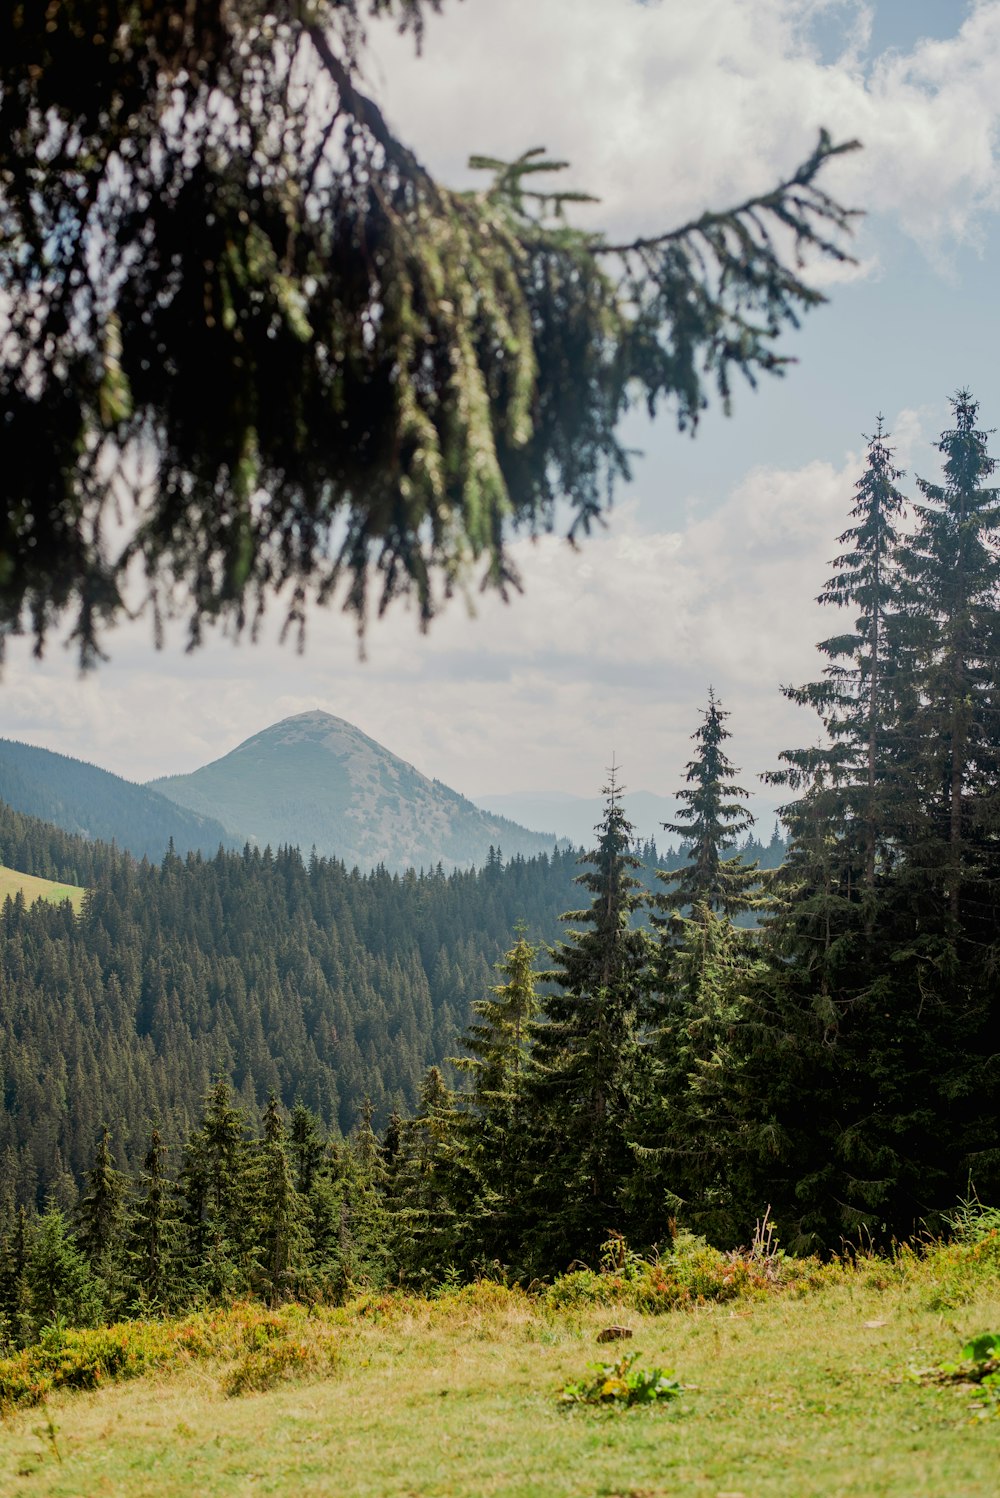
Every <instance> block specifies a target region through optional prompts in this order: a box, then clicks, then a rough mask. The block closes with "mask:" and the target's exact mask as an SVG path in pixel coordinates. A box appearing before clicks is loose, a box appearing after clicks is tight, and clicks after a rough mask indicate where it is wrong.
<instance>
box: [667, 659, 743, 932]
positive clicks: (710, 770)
mask: <svg viewBox="0 0 1000 1498" xmlns="http://www.w3.org/2000/svg"><path fill="white" fill-rule="evenodd" d="M728 717H729V714H728V713H727V712H724V711H723V708H722V704H721V702H719V701H718V699H717V698H716V695H715V693H714V691H713V690H712V688H711V687H709V689H708V707H707V708H706V709H705V711H704V713H703V715H702V719H703V721H702V722H701V724H700V725H699V727H698V728H697V729H696V730H695V732H694V734H693V735H692V737H693V739H694V741H695V744H696V746H697V747H696V751H695V757H694V759H693V760H691V761H690V762H689V764H688V766H687V784H686V786H685V787H684V788H683V789H681V790H680V791H679V792H678V799H679V800H680V801H682V802H683V803H684V804H683V805H682V807H681V809H680V811H679V812H678V813H677V817H678V820H677V821H676V822H664V823H663V827H664V830H665V831H666V832H672V833H674V834H675V836H678V837H681V838H683V839H684V841H685V843H686V844H687V845H688V847H689V849H690V852H689V854H688V861H687V863H686V864H683V865H682V866H681V867H680V868H679V869H677V870H676V871H674V872H671V873H662V872H661V873H659V874H658V875H657V878H658V879H660V880H661V881H662V882H663V883H664V884H667V885H670V886H672V889H673V892H672V896H671V899H672V901H673V903H674V905H675V906H677V905H681V906H685V905H686V906H689V907H691V908H692V909H693V910H697V911H712V910H716V911H720V912H721V913H722V914H723V915H725V916H734V915H738V914H740V913H742V912H743V911H747V910H754V909H756V908H757V907H758V905H759V901H758V900H757V898H756V897H755V889H756V886H757V884H758V883H759V876H758V874H757V866H756V864H749V865H748V864H746V863H744V861H743V859H742V857H741V856H740V855H739V854H738V853H736V854H734V855H733V856H732V857H730V858H725V857H723V854H725V853H727V852H730V851H731V850H732V849H733V848H735V847H736V846H737V839H738V838H739V837H740V835H741V834H742V833H744V832H747V831H749V829H750V828H751V827H752V826H753V823H754V819H753V817H752V816H751V815H750V812H749V811H748V810H747V809H746V807H745V806H744V805H743V802H744V801H745V800H746V798H747V796H748V794H749V793H748V792H747V791H745V790H744V789H743V787H742V786H738V785H732V784H731V783H730V782H731V781H732V780H733V779H734V778H735V776H736V774H737V771H736V770H735V769H734V768H733V765H732V763H731V761H730V760H729V758H728V756H727V755H726V753H725V750H724V749H723V747H722V746H723V744H724V743H725V741H726V739H728V738H731V737H732V735H731V734H730V732H729V729H728V728H727V727H726V726H725V724H726V719H727V718H728ZM664 903H665V902H663V901H661V902H659V906H660V908H661V909H662V908H663V904H664Z"/></svg>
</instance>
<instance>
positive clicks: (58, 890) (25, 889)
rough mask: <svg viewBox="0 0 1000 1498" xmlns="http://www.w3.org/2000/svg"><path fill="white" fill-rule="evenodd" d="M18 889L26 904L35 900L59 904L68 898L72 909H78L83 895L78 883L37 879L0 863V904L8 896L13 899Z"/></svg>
mask: <svg viewBox="0 0 1000 1498" xmlns="http://www.w3.org/2000/svg"><path fill="white" fill-rule="evenodd" d="M18 891H20V892H21V893H22V894H23V895H24V901H25V904H26V905H34V903H35V901H36V900H47V901H49V903H50V904H52V905H59V904H61V903H62V901H63V900H68V901H69V902H70V904H71V905H72V907H73V909H74V910H79V909H80V904H81V902H82V900H83V896H84V890H83V889H82V887H81V886H80V885H78V884H57V883H55V882H54V881H53V880H51V879H39V878H37V877H36V875H34V874H19V873H18V871H17V869H8V868H7V867H6V865H4V864H0V905H2V904H3V902H4V900H6V899H7V897H8V896H10V898H11V899H12V900H13V898H14V896H15V895H16V894H17V893H18Z"/></svg>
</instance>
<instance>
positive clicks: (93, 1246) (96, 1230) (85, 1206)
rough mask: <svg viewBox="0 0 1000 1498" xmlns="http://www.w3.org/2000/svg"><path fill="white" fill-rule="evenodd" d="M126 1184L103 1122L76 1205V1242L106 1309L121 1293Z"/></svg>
mask: <svg viewBox="0 0 1000 1498" xmlns="http://www.w3.org/2000/svg"><path fill="white" fill-rule="evenodd" d="M127 1193H128V1187H127V1183H126V1179H125V1177H124V1176H123V1175H122V1174H121V1172H120V1171H119V1170H118V1169H117V1168H116V1167H115V1164H114V1160H113V1158H112V1155H111V1134H110V1131H109V1129H108V1127H107V1125H104V1126H103V1127H102V1128H101V1132H100V1135H99V1138H98V1141H97V1151H96V1154H95V1156H94V1163H93V1165H92V1166H91V1168H90V1170H89V1171H88V1172H87V1177H86V1190H85V1191H84V1193H83V1195H82V1196H81V1198H80V1201H79V1204H78V1206H77V1222H78V1232H77V1242H78V1244H79V1247H80V1250H81V1252H82V1253H83V1255H84V1257H85V1258H86V1260H87V1262H88V1264H89V1265H90V1269H91V1273H92V1274H93V1276H94V1279H95V1282H96V1283H97V1284H98V1285H99V1286H100V1290H101V1293H102V1295H103V1296H104V1298H105V1306H106V1309H107V1310H108V1311H109V1312H113V1311H114V1310H116V1309H118V1308H119V1307H120V1304H121V1298H122V1292H123V1272H124V1227H125V1222H126V1217H127V1210H128V1202H127Z"/></svg>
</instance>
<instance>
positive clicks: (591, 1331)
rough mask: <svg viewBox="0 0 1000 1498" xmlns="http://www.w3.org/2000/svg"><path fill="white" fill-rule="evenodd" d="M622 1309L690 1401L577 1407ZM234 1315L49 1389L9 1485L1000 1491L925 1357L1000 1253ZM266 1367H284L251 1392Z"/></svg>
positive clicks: (46, 1491)
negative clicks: (726, 1284) (703, 1299)
mask: <svg viewBox="0 0 1000 1498" xmlns="http://www.w3.org/2000/svg"><path fill="white" fill-rule="evenodd" d="M616 1320H621V1321H625V1322H626V1323H627V1324H628V1325H629V1326H630V1327H631V1328H632V1329H633V1332H634V1338H633V1340H632V1342H631V1343H630V1346H631V1347H632V1348H634V1349H636V1350H638V1351H639V1352H640V1353H641V1355H642V1361H643V1363H644V1364H648V1365H652V1364H660V1365H662V1366H664V1367H666V1368H673V1369H675V1370H676V1371H677V1373H678V1375H679V1376H680V1378H681V1379H682V1380H683V1382H684V1383H685V1385H687V1388H686V1390H685V1393H684V1395H683V1397H682V1398H681V1399H680V1400H679V1401H678V1402H677V1403H676V1404H674V1405H671V1406H670V1407H669V1408H665V1409H657V1408H651V1409H640V1410H635V1411H632V1412H630V1413H626V1414H611V1413H605V1412H602V1411H596V1412H589V1411H585V1410H578V1411H571V1412H567V1411H564V1410H562V1409H560V1408H559V1406H558V1404H557V1399H556V1396H557V1393H558V1390H559V1389H560V1387H561V1385H562V1384H563V1383H564V1382H565V1381H566V1380H567V1379H569V1378H575V1377H578V1376H579V1375H580V1374H582V1373H583V1371H584V1369H585V1367H586V1364H587V1363H588V1362H590V1361H592V1360H596V1359H597V1358H598V1357H599V1356H600V1355H601V1349H599V1348H598V1346H597V1342H596V1338H597V1333H598V1331H599V1330H600V1329H601V1328H602V1327H603V1326H605V1325H607V1324H608V1323H609V1321H616ZM212 1324H213V1327H214V1330H213V1332H212V1335H211V1336H210V1337H208V1336H206V1337H204V1338H202V1339H201V1340H200V1341H199V1339H198V1338H193V1339H192V1338H189V1341H193V1344H194V1346H195V1351H194V1352H190V1351H189V1352H186V1353H185V1354H184V1355H182V1356H177V1357H174V1358H173V1359H171V1360H170V1361H169V1362H168V1363H166V1364H164V1365H162V1366H161V1367H160V1368H159V1369H158V1370H157V1371H155V1372H153V1373H152V1374H148V1375H146V1376H143V1377H141V1378H139V1379H138V1380H137V1381H135V1382H131V1383H121V1384H116V1385H114V1386H111V1387H107V1388H101V1389H98V1390H95V1391H92V1392H84V1393H55V1394H50V1395H49V1396H48V1399H47V1401H46V1402H45V1404H44V1405H42V1406H39V1407H36V1408H34V1409H30V1410H24V1411H22V1412H19V1413H16V1414H14V1415H11V1416H9V1417H8V1419H7V1421H6V1423H5V1428H4V1430H3V1434H2V1437H0V1441H2V1445H0V1492H2V1493H3V1494H4V1495H10V1498H20V1495H28V1494H31V1495H35V1498H41V1495H51V1498H104V1495H107V1498H139V1495H143V1498H145V1495H154V1494H155V1495H157V1498H168V1495H171V1498H172V1495H175V1494H176V1495H178V1498H180V1495H184V1498H188V1495H197V1498H230V1495H233V1498H235V1495H241V1498H242V1495H249V1494H280V1495H289V1498H290V1495H293V1494H294V1495H296V1498H319V1495H324V1498H325V1495H330V1498H333V1495H337V1498H415V1495H419V1498H480V1495H484V1498H486V1495H488V1498H501V1495H502V1498H536V1495H537V1498H542V1495H544V1498H584V1495H586V1498H596V1495H603V1498H612V1495H619V1498H625V1495H628V1498H666V1495H668V1494H670V1495H674V1494H679V1493H682V1494H685V1495H691V1498H704V1495H709V1498H718V1495H720V1494H743V1495H745V1498H883V1495H884V1498H896V1495H898V1498H903V1495H906V1498H945V1495H947V1498H976V1495H982V1498H994V1495H995V1494H996V1492H997V1490H998V1479H997V1472H998V1470H1000V1419H997V1418H992V1419H989V1420H977V1419H975V1418H974V1414H975V1412H974V1411H973V1409H972V1407H971V1401H972V1397H973V1396H972V1395H970V1392H969V1391H968V1390H967V1389H961V1388H959V1389H956V1388H954V1387H948V1386H940V1385H932V1384H921V1383H918V1382H915V1381H914V1380H913V1379H912V1378H911V1377H909V1376H908V1370H909V1369H910V1368H911V1367H913V1366H928V1365H931V1364H934V1363H937V1362H939V1361H941V1360H943V1359H946V1358H949V1357H954V1356H955V1355H956V1354H957V1349H958V1346H959V1345H960V1343H961V1341H962V1340H963V1339H964V1338H965V1337H966V1336H967V1335H970V1334H972V1333H975V1332H979V1331H983V1330H997V1329H1000V1281H998V1274H997V1264H996V1254H995V1253H993V1254H992V1255H987V1256H986V1257H985V1258H984V1257H982V1256H980V1258H978V1259H977V1258H976V1257H975V1255H974V1254H973V1253H972V1251H970V1250H968V1249H966V1250H963V1251H961V1252H960V1251H958V1250H954V1251H953V1250H947V1251H942V1252H939V1253H937V1254H935V1255H933V1256H932V1257H931V1258H930V1259H928V1260H927V1261H921V1260H917V1259H908V1260H904V1261H901V1262H899V1263H896V1264H889V1265H886V1264H880V1263H878V1262H877V1261H873V1262H870V1263H868V1264H863V1265H862V1266H860V1268H859V1269H857V1270H852V1271H850V1272H845V1273H843V1274H841V1275H839V1276H837V1277H831V1278H830V1280H829V1282H828V1283H826V1284H824V1285H822V1286H821V1287H820V1288H818V1289H803V1288H802V1287H801V1286H799V1287H794V1286H793V1287H792V1288H791V1289H790V1290H789V1291H788V1292H786V1293H780V1294H774V1295H772V1296H770V1297H768V1298H753V1297H751V1298H744V1299H740V1300H737V1301H734V1302H730V1303H725V1304H704V1305H698V1304H695V1305H692V1306H687V1307H685V1308H683V1309H680V1310H677V1311H674V1312H671V1313H669V1314H665V1315H660V1316H648V1315H642V1314H640V1313H637V1312H636V1311H635V1310H634V1309H632V1308H630V1306H629V1305H628V1303H627V1302H623V1303H621V1304H619V1305H617V1306H615V1305H603V1306H600V1307H595V1306H592V1305H591V1306H579V1307H573V1308H569V1309H556V1308H554V1307H552V1306H551V1305H549V1306H546V1305H545V1304H544V1303H540V1302H539V1301H538V1300H537V1299H532V1298H529V1297H527V1296H525V1295H523V1294H520V1293H518V1292H509V1291H506V1290H504V1289H503V1287H498V1286H490V1285H483V1286H478V1287H473V1288H472V1289H470V1290H466V1291H463V1292H460V1293H458V1294H449V1295H444V1296H442V1297H441V1298H440V1299H438V1300H432V1301H423V1300H414V1299H402V1298H400V1299H393V1298H378V1297H367V1298H365V1299H362V1300H361V1301H359V1302H357V1303H355V1304H354V1305H352V1306H349V1307H346V1308H344V1309H341V1310H325V1311H320V1312H317V1313H314V1314H309V1313H307V1312H305V1311H303V1310H302V1309H301V1308H294V1309H288V1310H286V1311H284V1312H281V1313H279V1314H278V1315H277V1316H269V1315H268V1313H265V1312H262V1311H260V1310H259V1309H257V1310H254V1309H253V1308H237V1309H236V1310H234V1311H233V1312H230V1313H225V1314H224V1315H222V1316H219V1317H216V1318H214V1320H213V1323H212ZM262 1326H263V1327H264V1329H263V1330H261V1327H262ZM281 1347H292V1348H297V1349H299V1350H298V1351H297V1352H293V1353H287V1354H279V1353H278V1352H277V1349H279V1348H281ZM269 1356H271V1358H272V1360H271V1362H270V1363H268V1357H269ZM254 1358H257V1360H258V1361H257V1363H254ZM282 1358H284V1362H283V1363H282ZM276 1364H281V1366H276ZM241 1369H242V1372H241V1371H240V1370H241ZM255 1372H257V1373H261V1379H260V1382H261V1383H263V1384H268V1383H274V1380H277V1382H276V1383H274V1386H273V1387H270V1388H268V1389H267V1390H266V1391H265V1392H259V1393H254V1392H248V1391H249V1390H252V1389H253V1387H254V1375H255ZM237 1385H238V1386H240V1388H241V1389H242V1390H243V1393H242V1397H238V1398H236V1397H233V1393H234V1391H235V1388H236V1386H237Z"/></svg>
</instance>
